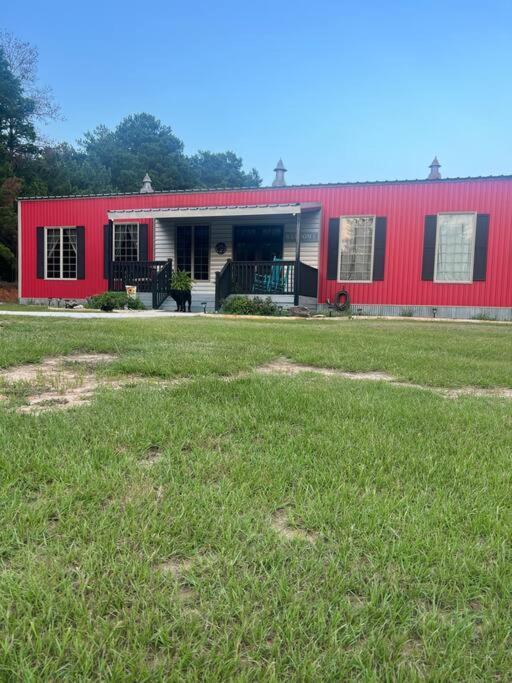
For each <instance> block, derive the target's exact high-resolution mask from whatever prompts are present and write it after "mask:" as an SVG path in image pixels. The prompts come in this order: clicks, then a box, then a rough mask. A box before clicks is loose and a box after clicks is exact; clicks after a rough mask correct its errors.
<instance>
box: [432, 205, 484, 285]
mask: <svg viewBox="0 0 512 683" xmlns="http://www.w3.org/2000/svg"><path fill="white" fill-rule="evenodd" d="M474 233H475V216H474V214H470V213H465V214H461V213H458V214H455V213H453V214H440V215H439V216H438V217H437V239H436V276H435V279H436V280H438V281H441V282H468V281H470V280H472V272H471V270H472V267H473V249H474Z"/></svg>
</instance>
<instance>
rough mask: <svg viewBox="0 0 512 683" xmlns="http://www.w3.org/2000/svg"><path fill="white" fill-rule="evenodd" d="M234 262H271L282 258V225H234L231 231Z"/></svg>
mask: <svg viewBox="0 0 512 683" xmlns="http://www.w3.org/2000/svg"><path fill="white" fill-rule="evenodd" d="M233 256H234V260H235V261H273V260H274V258H283V226H282V225H258V226H256V227H252V226H249V225H235V227H234V229H233Z"/></svg>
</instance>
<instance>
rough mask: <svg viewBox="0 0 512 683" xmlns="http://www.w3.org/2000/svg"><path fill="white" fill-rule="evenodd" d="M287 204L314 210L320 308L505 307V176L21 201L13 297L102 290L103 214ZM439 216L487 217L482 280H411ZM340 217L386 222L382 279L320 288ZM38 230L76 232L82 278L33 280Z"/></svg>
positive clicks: (511, 238) (511, 199)
mask: <svg viewBox="0 0 512 683" xmlns="http://www.w3.org/2000/svg"><path fill="white" fill-rule="evenodd" d="M287 202H320V203H321V205H322V239H321V244H320V278H319V282H320V287H319V301H320V302H324V301H325V299H326V298H327V297H329V298H330V299H333V297H334V294H335V293H336V291H337V290H338V289H339V288H340V287H341V285H342V284H345V285H346V286H347V288H348V290H349V292H350V294H351V298H352V301H354V302H357V303H361V304H387V305H398V306H407V305H411V306H412V305H417V306H422V305H423V306H470V307H476V306H493V307H496V306H502V307H512V265H511V264H512V180H510V179H506V178H504V179H487V180H486V179H481V180H478V179H475V180H461V181H450V180H444V181H437V182H436V181H433V182H424V183H421V182H420V183H414V182H413V183H396V184H394V183H387V184H374V185H345V186H337V187H336V186H332V187H302V188H300V187H296V188H293V187H290V188H281V189H262V190H243V191H233V190H229V191H219V192H204V193H200V192H193V193H184V194H154V195H151V194H149V195H130V196H118V197H96V198H95V197H93V198H82V199H80V198H73V199H54V200H27V201H24V202H23V213H22V216H23V225H22V231H23V236H22V250H23V255H22V263H23V266H22V270H23V296H24V297H25V298H43V297H50V296H51V297H69V298H85V297H86V296H89V295H90V294H94V293H96V292H99V291H102V290H104V289H105V287H106V281H105V280H104V279H103V225H104V224H105V223H106V220H107V211H109V210H111V209H140V208H163V207H179V206H213V205H217V206H222V205H237V204H238V205H239V204H273V203H287ZM441 211H475V212H477V213H488V214H489V215H490V223H489V243H488V255H487V275H486V280H485V282H475V283H473V284H464V285H461V284H437V283H434V282H428V281H422V280H421V264H422V248H423V225H424V219H425V215H427V214H436V213H439V212H441ZM346 214H348V215H350V214H354V215H357V214H366V215H367V214H371V215H372V214H373V215H376V216H385V217H386V218H387V240H386V275H385V280H383V281H379V282H374V283H370V284H350V283H338V282H336V281H327V279H326V277H325V267H326V262H327V261H326V247H327V228H328V223H329V218H332V217H335V216H340V215H346ZM144 222H145V223H149V226H150V228H149V253H150V254H152V248H153V247H152V233H153V228H152V221H151V220H149V219H148V220H146V219H144ZM38 225H47V226H51V225H53V226H67V225H84V226H85V253H86V276H87V277H86V279H85V280H80V281H66V282H55V281H45V280H37V278H36V277H35V274H36V227H37V226H38Z"/></svg>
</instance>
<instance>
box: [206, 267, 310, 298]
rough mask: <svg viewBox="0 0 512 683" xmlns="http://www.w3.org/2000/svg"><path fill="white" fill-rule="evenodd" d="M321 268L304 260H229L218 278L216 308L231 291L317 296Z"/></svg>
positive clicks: (232, 292) (217, 275) (237, 292)
mask: <svg viewBox="0 0 512 683" xmlns="http://www.w3.org/2000/svg"><path fill="white" fill-rule="evenodd" d="M317 283H318V271H317V269H316V268H313V267H312V266H308V265H307V264H306V263H302V262H301V261H291V260H289V261H285V260H278V261H231V260H228V261H226V263H225V265H224V267H223V268H222V270H221V271H219V272H217V273H216V278H215V309H216V310H219V308H220V307H221V305H222V302H223V301H224V299H226V298H227V297H228V296H230V295H231V294H257V295H259V296H264V297H265V296H272V295H276V294H285V295H292V296H293V297H294V300H295V303H298V298H299V297H300V296H307V297H314V298H316V296H317Z"/></svg>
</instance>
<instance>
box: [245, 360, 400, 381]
mask: <svg viewBox="0 0 512 683" xmlns="http://www.w3.org/2000/svg"><path fill="white" fill-rule="evenodd" d="M257 372H259V373H262V374H266V375H268V374H270V375H273V374H281V375H298V374H300V373H303V372H315V373H317V374H319V375H324V376H326V377H344V378H345V379H357V380H369V381H374V382H379V381H380V382H392V381H393V380H394V379H395V378H394V377H392V376H391V375H387V374H386V373H384V372H345V371H343V370H335V369H334V368H319V367H316V366H314V365H301V364H300V363H293V362H292V361H289V360H287V359H286V358H279V359H277V360H274V361H272V362H271V363H268V364H267V365H262V366H260V367H259V368H258V369H257Z"/></svg>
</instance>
